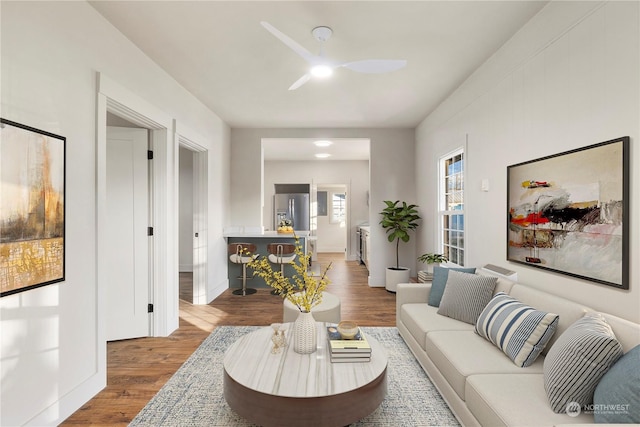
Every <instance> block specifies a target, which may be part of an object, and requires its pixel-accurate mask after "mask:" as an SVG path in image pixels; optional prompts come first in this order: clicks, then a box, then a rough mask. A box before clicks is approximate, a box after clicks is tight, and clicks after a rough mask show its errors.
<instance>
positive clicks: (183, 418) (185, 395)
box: [129, 326, 459, 427]
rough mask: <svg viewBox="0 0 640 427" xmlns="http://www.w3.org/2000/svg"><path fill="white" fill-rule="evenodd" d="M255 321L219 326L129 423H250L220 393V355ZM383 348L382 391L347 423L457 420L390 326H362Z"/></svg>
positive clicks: (408, 425) (374, 426) (409, 424)
mask: <svg viewBox="0 0 640 427" xmlns="http://www.w3.org/2000/svg"><path fill="white" fill-rule="evenodd" d="M256 328H257V327H256V326H219V327H218V328H216V329H215V330H214V331H213V332H212V333H211V335H209V336H208V337H207V338H206V339H205V340H204V341H203V342H202V344H201V345H200V347H198V349H197V350H196V351H195V352H194V353H193V354H192V355H191V357H189V359H188V360H187V361H186V362H185V363H184V364H183V365H182V366H181V367H180V369H178V371H177V372H176V373H175V374H174V375H173V377H171V378H170V379H169V381H167V383H166V384H165V385H164V386H163V387H162V388H161V389H160V391H159V392H158V393H157V394H156V395H155V396H154V397H153V399H151V401H150V402H149V403H148V404H147V405H146V406H145V407H144V408H143V409H142V411H140V413H139V414H138V415H137V416H136V417H135V418H134V419H133V421H132V422H131V424H129V425H130V426H171V427H174V426H175V427H177V426H181V427H187V426H194V427H195V426H203V427H204V426H220V427H223V426H224V427H227V426H228V427H231V426H239V427H250V426H254V424H252V423H249V422H247V421H246V420H245V419H244V418H242V417H240V416H239V415H236V413H235V412H233V410H232V409H231V408H229V406H228V405H227V402H226V401H225V399H224V396H223V384H222V377H223V374H222V373H223V370H222V369H223V368H222V360H223V357H224V353H225V351H226V349H227V348H228V347H229V346H230V345H231V344H232V343H233V342H234V341H235V340H236V339H238V337H240V336H242V335H244V334H247V333H249V332H251V331H253V330H255V329H256ZM363 329H364V332H365V333H366V334H370V335H371V336H372V337H374V338H376V339H377V340H378V341H379V342H380V343H381V344H382V345H383V346H384V347H385V348H386V350H387V355H388V357H389V363H388V367H387V396H386V397H385V399H384V401H383V402H382V404H381V405H380V406H379V407H378V409H376V411H374V412H373V413H372V414H371V415H369V416H368V417H366V418H363V419H362V420H360V421H359V422H357V423H355V424H351V426H352V427H365V426H366V427H396V426H405V427H413V426H420V427H423V426H458V425H459V424H458V422H457V420H456V419H455V417H454V416H453V414H452V413H451V411H450V410H449V408H448V407H447V404H446V403H445V402H444V400H443V399H442V397H441V396H440V393H438V391H437V390H436V388H435V386H434V385H433V384H432V383H431V381H430V380H429V378H428V377H427V376H426V374H425V373H424V371H423V370H422V368H421V367H420V365H419V364H418V362H417V361H416V360H415V358H414V357H413V354H411V351H410V350H409V348H408V347H407V346H406V344H405V343H404V341H403V340H402V338H401V337H400V335H399V334H398V330H397V329H396V328H374V327H365V328H363Z"/></svg>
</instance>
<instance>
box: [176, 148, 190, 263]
mask: <svg viewBox="0 0 640 427" xmlns="http://www.w3.org/2000/svg"><path fill="white" fill-rule="evenodd" d="M178 161H179V180H180V181H179V191H180V198H179V205H180V206H179V208H178V209H179V222H180V224H179V226H178V231H179V234H180V235H179V245H178V246H179V253H178V266H179V269H180V270H179V271H184V272H190V271H193V152H192V151H190V150H188V149H186V148H184V147H180V154H179V160H178Z"/></svg>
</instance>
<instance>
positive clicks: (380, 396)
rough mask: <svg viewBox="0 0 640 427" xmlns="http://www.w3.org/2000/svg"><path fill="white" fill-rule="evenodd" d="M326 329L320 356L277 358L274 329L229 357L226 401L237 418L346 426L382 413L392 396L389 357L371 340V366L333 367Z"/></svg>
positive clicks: (321, 329) (252, 336)
mask: <svg viewBox="0 0 640 427" xmlns="http://www.w3.org/2000/svg"><path fill="white" fill-rule="evenodd" d="M325 325H326V324H325V323H317V326H318V327H317V330H318V350H317V351H316V352H315V353H312V354H298V353H296V352H294V351H293V336H292V329H291V328H290V326H291V324H289V323H285V324H283V326H284V327H285V328H287V331H286V333H285V334H286V337H287V341H288V344H289V345H288V346H287V347H286V348H284V349H282V350H280V352H279V353H276V354H272V353H271V348H272V346H273V344H272V342H271V335H272V334H273V330H272V329H271V328H270V327H266V328H261V329H258V330H256V331H253V332H251V333H249V334H247V335H245V336H243V337H241V338H239V339H238V340H237V341H236V342H235V343H233V344H232V345H231V347H229V349H228V350H227V352H226V353H225V356H224V397H225V399H226V400H227V403H228V404H229V406H230V407H231V409H233V410H234V411H235V412H236V413H238V414H239V415H241V416H242V417H244V418H246V419H247V420H249V421H251V422H253V423H256V424H258V425H262V426H265V427H268V426H278V427H286V426H295V427H298V426H305V427H306V426H346V425H349V424H351V423H354V422H356V421H358V420H360V419H362V418H364V417H366V416H367V415H369V414H370V413H372V412H373V411H375V410H376V408H378V406H380V403H382V401H383V400H384V397H385V395H386V392H387V378H386V375H387V354H386V351H385V349H384V347H382V345H381V344H380V343H379V342H378V341H376V340H375V339H374V338H373V337H371V336H370V335H367V340H368V341H369V343H370V345H371V361H369V362H358V363H332V362H331V361H330V357H329V352H328V349H327V334H326V327H325Z"/></svg>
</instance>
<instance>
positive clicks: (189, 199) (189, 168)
mask: <svg viewBox="0 0 640 427" xmlns="http://www.w3.org/2000/svg"><path fill="white" fill-rule="evenodd" d="M177 138H178V143H179V150H178V181H179V183H178V193H179V197H178V205H179V208H178V211H179V214H178V234H179V237H178V241H179V244H178V247H179V252H178V271H179V296H180V299H182V300H184V301H187V302H190V303H192V304H207V303H208V302H209V301H208V296H207V266H208V263H207V248H208V237H207V230H208V227H207V224H208V221H207V218H208V215H207V206H208V202H207V200H208V196H207V194H208V187H207V183H208V178H207V174H208V167H207V151H206V150H205V149H204V148H203V147H201V146H200V145H198V144H196V143H195V142H193V141H192V140H190V139H188V138H186V137H184V136H182V135H177Z"/></svg>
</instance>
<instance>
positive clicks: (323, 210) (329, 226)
mask: <svg viewBox="0 0 640 427" xmlns="http://www.w3.org/2000/svg"><path fill="white" fill-rule="evenodd" d="M347 189H348V186H347V184H318V185H317V196H316V197H317V223H316V228H317V229H316V237H317V243H316V245H317V246H316V250H317V252H318V253H342V254H344V256H345V258H346V257H347V248H348V247H349V244H348V230H349V208H348V206H349V198H348V194H349V192H348V191H347Z"/></svg>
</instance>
